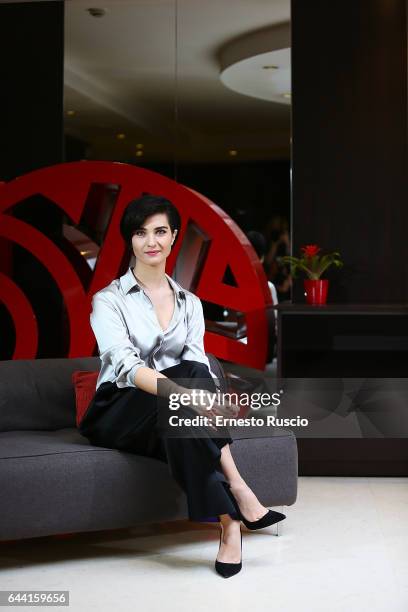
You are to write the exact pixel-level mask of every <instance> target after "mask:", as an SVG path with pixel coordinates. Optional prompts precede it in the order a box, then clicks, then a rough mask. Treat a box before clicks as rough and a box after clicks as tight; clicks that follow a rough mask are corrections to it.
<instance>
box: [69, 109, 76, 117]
mask: <svg viewBox="0 0 408 612" xmlns="http://www.w3.org/2000/svg"><path fill="white" fill-rule="evenodd" d="M67 115H68V116H69V117H72V116H73V115H75V111H74V110H67Z"/></svg>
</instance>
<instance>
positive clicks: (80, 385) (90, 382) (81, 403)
mask: <svg viewBox="0 0 408 612" xmlns="http://www.w3.org/2000/svg"><path fill="white" fill-rule="evenodd" d="M98 375H99V372H98V371H96V372H81V371H77V372H74V373H73V374H72V384H73V385H74V388H75V402H76V424H77V426H79V424H80V422H81V420H82V417H83V416H84V414H85V412H86V410H87V408H88V406H89V404H90V403H91V400H92V399H93V397H94V395H95V392H96V381H97V380H98Z"/></svg>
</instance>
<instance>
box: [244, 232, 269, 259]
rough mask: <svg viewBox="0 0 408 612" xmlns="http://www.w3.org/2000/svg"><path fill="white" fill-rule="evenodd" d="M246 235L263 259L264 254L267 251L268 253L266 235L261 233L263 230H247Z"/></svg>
mask: <svg viewBox="0 0 408 612" xmlns="http://www.w3.org/2000/svg"><path fill="white" fill-rule="evenodd" d="M246 236H247V238H248V240H249V242H250V243H251V244H252V246H253V247H254V249H255V251H256V254H257V255H258V257H259V259H261V257H262V255H265V253H266V240H265V236H264V235H263V234H261V232H257V231H255V230H250V231H249V232H247V235H246Z"/></svg>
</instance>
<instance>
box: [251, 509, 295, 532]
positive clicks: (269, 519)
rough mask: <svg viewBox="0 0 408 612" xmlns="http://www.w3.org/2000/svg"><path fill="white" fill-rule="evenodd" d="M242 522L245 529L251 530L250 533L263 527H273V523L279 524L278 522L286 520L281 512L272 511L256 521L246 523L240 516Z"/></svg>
mask: <svg viewBox="0 0 408 612" xmlns="http://www.w3.org/2000/svg"><path fill="white" fill-rule="evenodd" d="M241 517H242V522H243V523H244V525H245V527H247V528H248V529H251V531H255V530H256V529H263V528H264V527H269V526H270V525H274V524H275V523H279V521H283V519H285V518H286V515H285V514H282V512H275V511H274V510H268V512H267V513H266V514H264V515H263V516H261V518H260V519H258V520H257V521H247V520H246V518H244V517H243V516H242V513H241Z"/></svg>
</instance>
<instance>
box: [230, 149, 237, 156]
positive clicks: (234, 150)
mask: <svg viewBox="0 0 408 612" xmlns="http://www.w3.org/2000/svg"><path fill="white" fill-rule="evenodd" d="M228 155H230V156H231V157H236V156H237V155H238V151H237V150H236V149H230V150H229V151H228Z"/></svg>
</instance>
